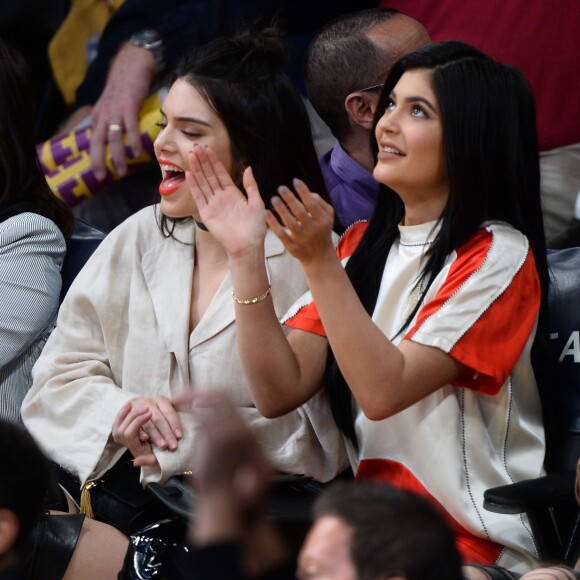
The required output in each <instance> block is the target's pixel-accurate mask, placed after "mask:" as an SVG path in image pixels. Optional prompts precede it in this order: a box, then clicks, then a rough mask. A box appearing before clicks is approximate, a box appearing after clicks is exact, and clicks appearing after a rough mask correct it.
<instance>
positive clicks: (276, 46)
mask: <svg viewBox="0 0 580 580" xmlns="http://www.w3.org/2000/svg"><path fill="white" fill-rule="evenodd" d="M285 59H286V52H285V47H284V42H283V37H282V34H281V32H280V31H279V30H278V29H277V28H275V27H274V26H271V27H266V28H254V27H252V28H247V29H244V30H242V31H240V32H238V33H237V34H236V35H234V36H233V37H220V38H217V39H215V40H213V41H211V42H209V43H208V44H206V45H204V46H201V47H196V48H195V49H193V50H191V51H190V52H189V53H188V54H186V55H185V56H184V58H183V59H182V60H181V62H180V63H179V65H178V67H177V70H176V75H175V78H176V79H183V80H185V81H186V82H188V83H189V84H191V85H192V86H193V87H194V88H195V89H197V90H198V91H199V92H200V93H201V94H202V96H203V97H204V98H205V99H206V101H207V103H208V105H209V106H210V107H212V108H213V110H214V111H215V112H216V113H217V115H218V116H219V117H220V118H221V119H222V121H223V122H224V125H225V127H226V129H227V131H228V135H229V137H230V140H231V143H232V157H233V159H234V160H235V161H237V162H242V163H243V164H244V165H251V166H252V171H253V174H254V177H255V178H256V181H257V183H258V186H259V188H260V194H261V195H262V199H263V200H264V203H265V204H266V206H267V207H268V206H269V205H270V199H271V198H272V196H273V195H275V194H276V190H277V188H278V186H280V185H282V184H286V185H289V184H291V183H292V179H293V178H294V177H298V178H299V179H301V180H302V181H304V183H308V186H309V187H310V189H312V191H316V192H317V193H319V194H320V195H321V196H322V197H323V199H325V200H327V201H328V195H327V192H326V185H325V183H324V179H323V177H322V172H321V170H320V165H319V163H318V157H317V155H316V150H315V148H314V143H313V141H312V132H311V127H310V120H309V117H308V113H307V111H306V108H305V106H304V103H303V101H302V98H301V97H300V95H299V94H298V92H297V90H296V89H295V88H294V85H293V84H292V82H291V81H290V79H289V78H288V76H287V75H286V73H285V72H284V70H283V68H282V65H283V64H284V62H285ZM166 219H167V218H166ZM172 221H173V220H172Z"/></svg>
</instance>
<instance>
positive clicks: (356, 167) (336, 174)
mask: <svg viewBox="0 0 580 580" xmlns="http://www.w3.org/2000/svg"><path fill="white" fill-rule="evenodd" d="M430 42H431V40H430V38H429V34H428V33H427V31H426V30H425V28H424V27H423V25H421V24H420V23H419V22H417V21H416V20H413V19H412V18H409V17H408V16H405V15H403V14H400V13H398V12H397V11H396V10H385V9H380V8H371V9H368V10H361V11H359V12H353V13H351V14H347V15H345V16H342V17H339V18H338V19H336V20H333V21H332V22H330V23H329V24H327V25H326V26H325V27H324V28H323V29H322V30H321V31H320V32H319V33H318V35H317V36H316V37H315V38H314V40H313V41H312V43H311V44H310V46H309V48H308V51H307V54H306V63H305V73H306V74H305V77H306V88H307V92H308V97H309V99H310V101H311V103H312V105H313V107H314V109H315V110H316V112H317V113H318V115H319V116H320V117H321V118H322V120H323V121H324V122H325V123H326V124H327V125H328V127H329V128H330V130H331V131H332V134H333V135H334V137H336V139H337V143H336V144H335V146H334V148H333V149H331V150H330V151H328V152H327V153H326V154H324V155H323V156H322V157H321V159H320V166H321V168H322V174H323V176H324V180H325V182H326V187H327V189H328V193H329V195H330V199H331V201H332V205H333V206H334V209H335V211H336V215H337V218H338V221H339V222H340V224H341V225H342V226H344V227H345V228H346V227H348V226H349V225H350V224H352V223H353V222H355V221H358V220H365V219H368V218H370V216H371V214H372V212H373V209H374V206H375V200H376V197H377V195H378V191H379V185H378V183H377V182H376V181H375V179H374V178H373V176H372V169H373V167H374V162H373V156H372V151H371V127H372V121H373V117H374V114H375V110H376V106H377V101H378V98H379V93H380V89H381V87H382V82H383V80H384V79H385V77H386V75H387V73H388V72H389V70H390V69H391V66H392V65H393V64H394V63H395V62H396V61H397V60H398V59H399V58H400V57H401V56H403V55H404V54H407V53H408V52H412V51H413V50H415V49H417V48H420V47H421V46H425V45H426V44H429V43H430Z"/></svg>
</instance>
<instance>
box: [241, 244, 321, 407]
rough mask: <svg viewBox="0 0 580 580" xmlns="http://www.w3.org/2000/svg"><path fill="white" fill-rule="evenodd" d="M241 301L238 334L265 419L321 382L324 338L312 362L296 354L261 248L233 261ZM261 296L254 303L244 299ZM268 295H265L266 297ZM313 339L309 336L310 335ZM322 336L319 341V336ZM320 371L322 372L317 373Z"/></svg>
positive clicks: (295, 402)
mask: <svg viewBox="0 0 580 580" xmlns="http://www.w3.org/2000/svg"><path fill="white" fill-rule="evenodd" d="M230 270H231V274H232V283H233V289H234V290H233V291H234V296H235V297H236V298H237V299H238V301H237V302H236V306H235V308H236V334H237V342H238V349H239V353H240V358H241V361H242V366H243V368H244V372H245V375H246V379H247V381H248V385H249V388H250V391H251V394H252V397H253V399H254V403H255V404H256V407H257V408H258V409H259V411H260V412H261V413H262V414H263V415H265V416H266V417H277V416H280V415H283V414H285V413H287V412H289V411H291V410H293V409H295V408H296V407H298V406H299V405H301V404H302V403H304V402H305V401H307V400H308V399H309V398H310V397H311V396H312V395H313V394H314V393H316V391H317V390H318V388H319V386H320V380H319V379H320V376H321V374H322V370H323V368H324V359H323V360H322V361H317V360H316V358H323V357H324V352H325V346H324V344H325V340H324V339H322V338H320V337H313V339H314V341H315V342H318V341H320V343H322V344H321V345H320V346H319V347H318V348H315V349H314V350H315V351H318V353H317V352H313V353H312V355H313V356H312V357H308V358H309V360H307V361H301V360H299V358H298V357H297V356H296V353H295V352H294V351H293V349H292V347H291V346H290V344H289V342H288V339H287V337H286V335H285V333H284V330H283V328H282V325H281V324H280V323H279V321H278V318H277V316H276V312H275V310H274V305H273V299H272V295H271V293H268V294H267V295H266V296H265V297H264V294H265V293H266V292H267V290H268V289H269V287H270V282H269V280H268V275H267V272H266V267H265V258H264V252H263V249H262V250H256V251H253V252H248V253H247V254H246V255H244V256H242V257H238V258H236V259H234V260H230ZM256 297H259V298H261V299H260V300H259V301H257V302H255V303H249V304H245V303H243V301H245V300H249V299H252V298H256ZM262 297H263V298H262ZM305 338H306V339H307V340H308V337H305ZM317 339H318V340H317ZM317 375H318V376H317Z"/></svg>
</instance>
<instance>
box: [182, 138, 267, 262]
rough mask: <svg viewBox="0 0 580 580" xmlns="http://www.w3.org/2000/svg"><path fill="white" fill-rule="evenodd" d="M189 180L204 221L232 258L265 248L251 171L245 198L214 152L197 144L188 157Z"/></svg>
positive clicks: (260, 203)
mask: <svg viewBox="0 0 580 580" xmlns="http://www.w3.org/2000/svg"><path fill="white" fill-rule="evenodd" d="M186 179H187V183H188V185H189V187H190V189H191V195H192V196H193V199H194V201H195V204H196V206H197V209H198V211H199V214H200V217H201V221H202V222H203V223H204V224H205V225H206V226H207V228H208V229H209V231H210V232H211V233H212V234H213V236H214V237H215V238H216V239H217V240H218V241H219V242H220V243H221V244H222V245H223V246H224V248H225V249H226V251H227V253H228V255H229V256H230V257H238V256H240V255H242V254H244V253H245V252H246V251H248V250H251V249H254V248H256V247H259V248H261V247H263V245H264V237H265V235H266V221H265V219H264V215H265V208H264V202H263V201H262V198H261V196H260V192H259V190H258V184H257V183H256V180H255V179H254V175H253V174H252V169H251V168H250V167H247V168H246V169H245V170H244V174H243V185H244V189H245V191H246V194H247V197H246V196H245V195H244V194H243V193H242V191H241V190H240V189H239V187H238V186H237V185H236V184H235V183H234V181H233V179H232V177H231V176H230V174H229V173H228V172H227V170H226V168H225V167H224V165H223V163H222V162H221V161H220V160H219V158H218V156H217V155H216V154H215V152H214V151H213V150H212V148H211V147H206V148H204V147H201V146H200V145H197V144H196V145H195V146H194V148H193V151H191V152H190V153H189V171H188V172H186Z"/></svg>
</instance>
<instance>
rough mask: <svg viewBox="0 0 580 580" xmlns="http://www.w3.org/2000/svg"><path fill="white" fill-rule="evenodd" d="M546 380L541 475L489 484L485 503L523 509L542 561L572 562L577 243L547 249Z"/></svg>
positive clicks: (578, 397)
mask: <svg viewBox="0 0 580 580" xmlns="http://www.w3.org/2000/svg"><path fill="white" fill-rule="evenodd" d="M548 265H549V268H550V271H551V288H550V295H549V305H550V306H549V308H550V313H549V329H550V346H551V349H552V351H553V355H554V358H555V364H554V365H553V367H552V372H551V377H550V380H549V381H547V382H544V384H543V385H542V386H541V388H540V394H541V397H542V404H543V409H544V424H545V429H546V461H545V467H546V472H547V475H546V476H545V477H541V478H538V479H533V480H527V481H521V482H518V483H514V484H512V485H506V486H501V487H496V488H493V489H489V490H487V491H486V492H485V494H484V498H485V501H484V506H485V508H486V509H488V510H490V511H494V512H500V513H511V514H520V513H526V514H527V515H528V519H529V521H530V526H531V528H532V532H533V535H534V540H535V542H536V545H537V547H538V551H539V554H540V558H541V559H542V560H545V561H556V562H565V563H567V564H570V565H573V564H574V563H575V561H576V560H577V559H578V551H579V547H580V511H579V508H578V504H577V502H576V498H575V495H574V482H575V476H576V463H577V461H578V459H579V458H580V248H569V249H565V250H560V251H556V252H553V253H551V254H549V255H548Z"/></svg>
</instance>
